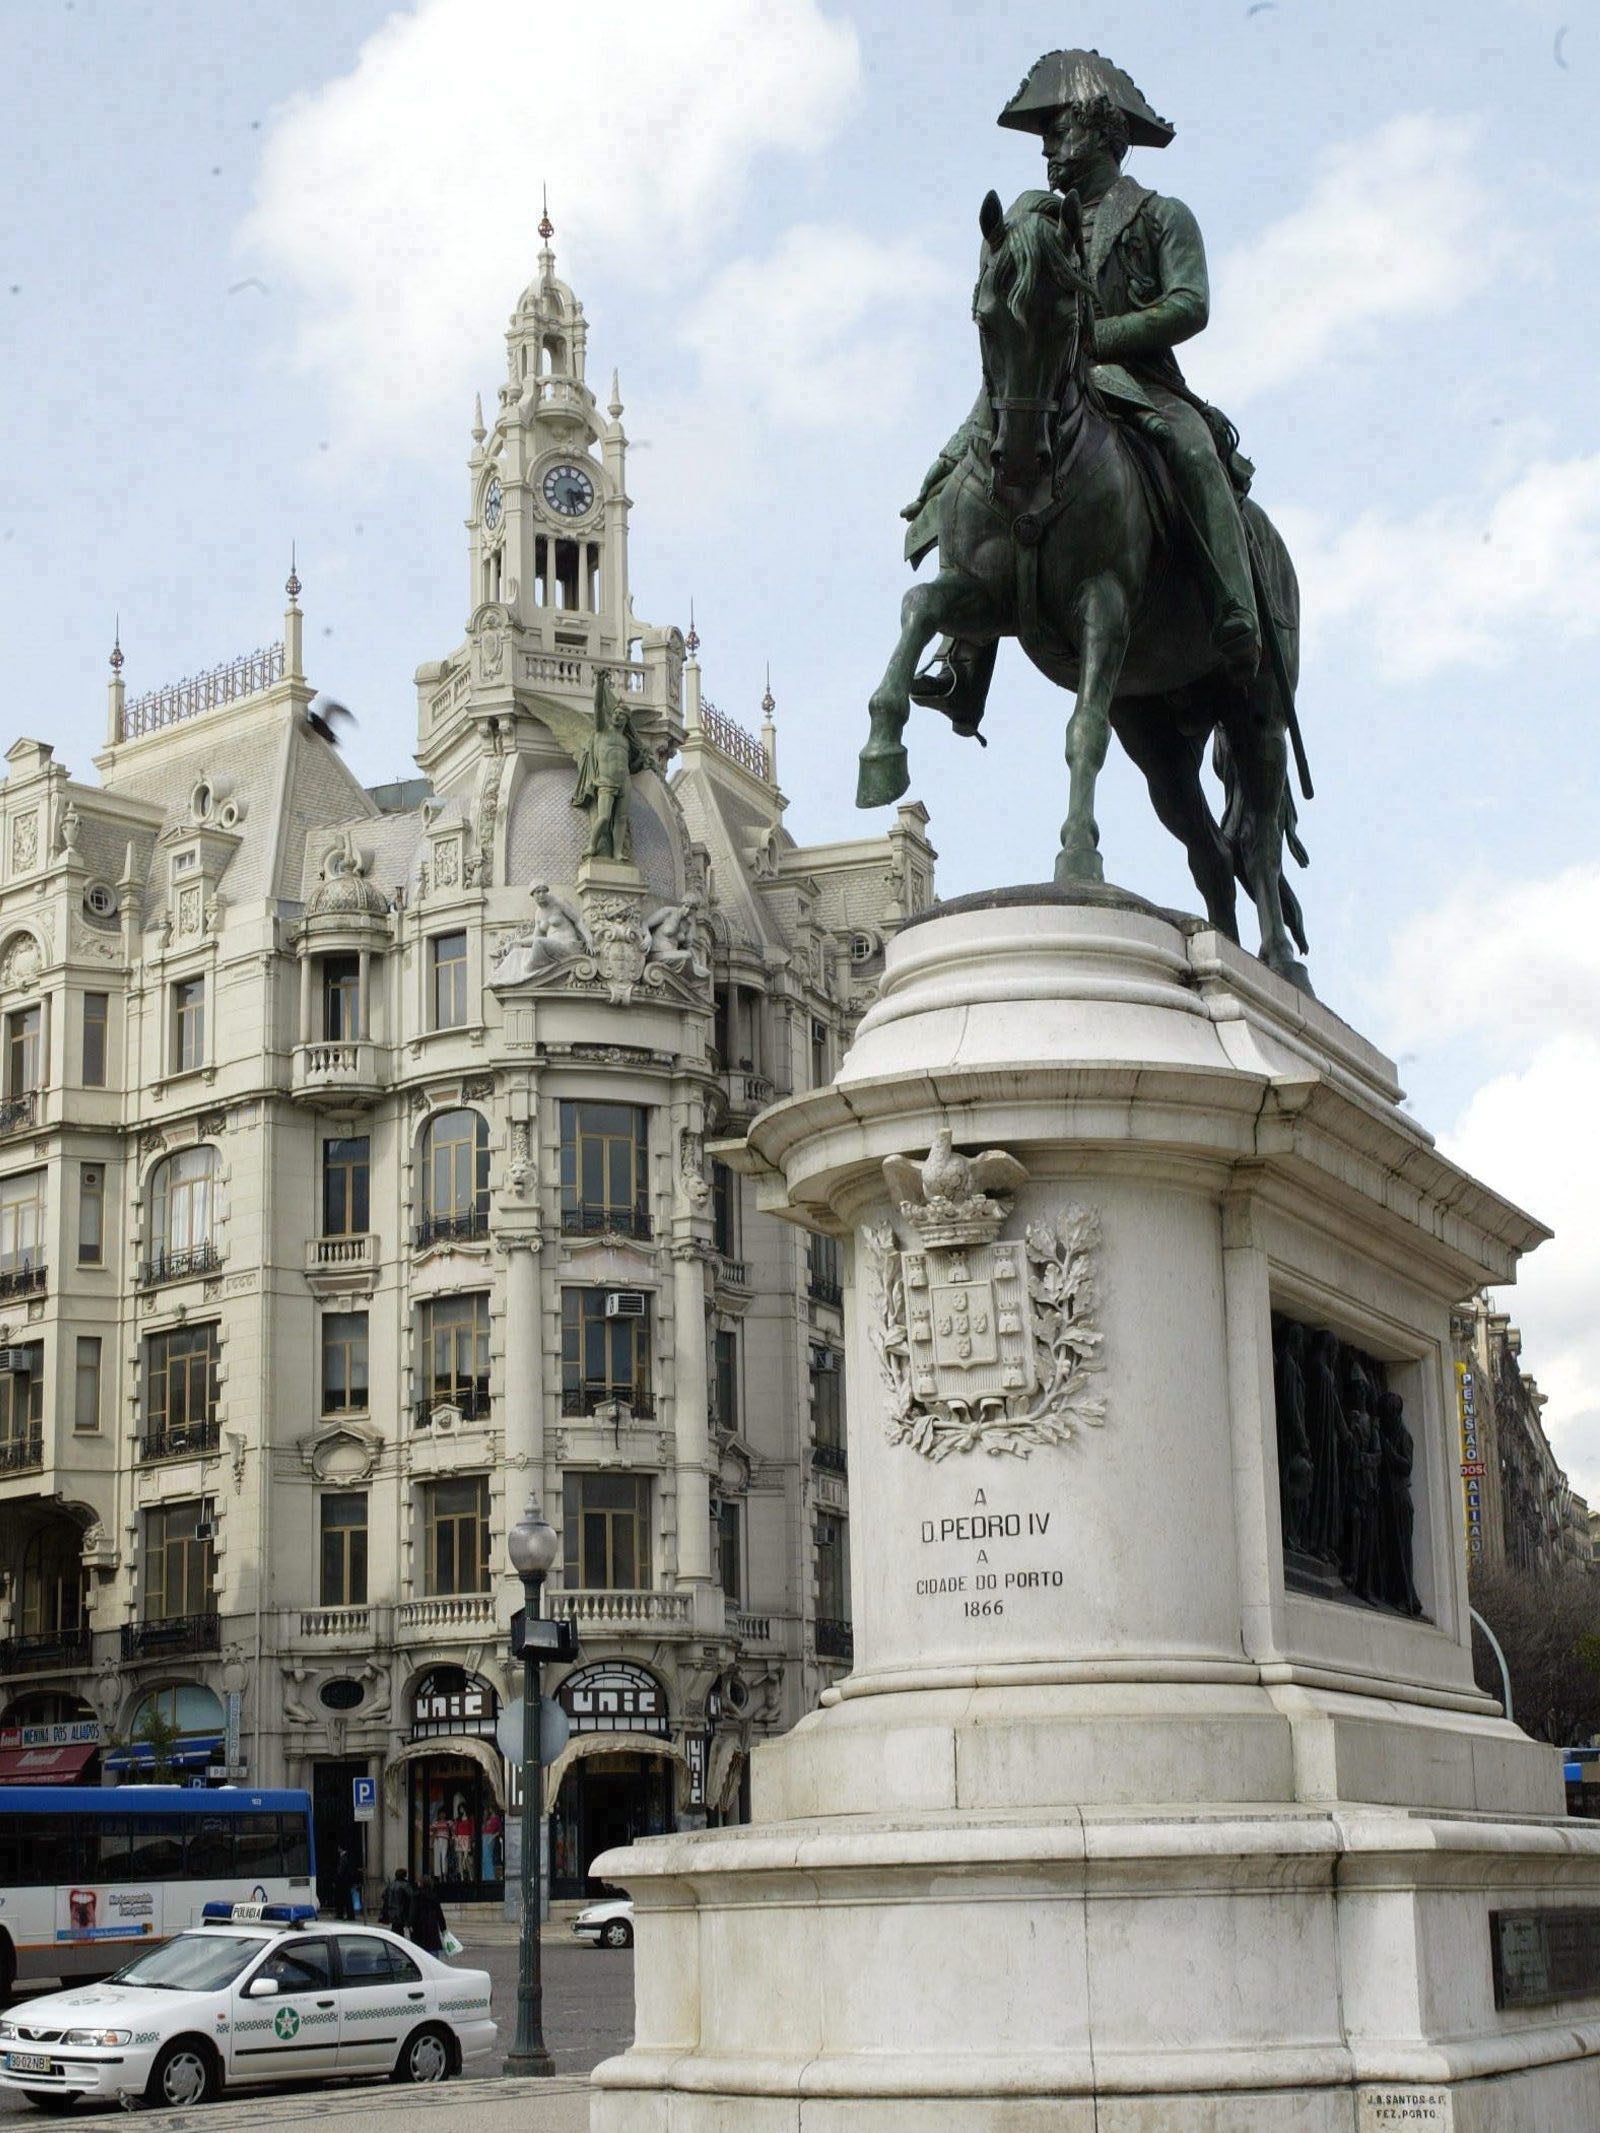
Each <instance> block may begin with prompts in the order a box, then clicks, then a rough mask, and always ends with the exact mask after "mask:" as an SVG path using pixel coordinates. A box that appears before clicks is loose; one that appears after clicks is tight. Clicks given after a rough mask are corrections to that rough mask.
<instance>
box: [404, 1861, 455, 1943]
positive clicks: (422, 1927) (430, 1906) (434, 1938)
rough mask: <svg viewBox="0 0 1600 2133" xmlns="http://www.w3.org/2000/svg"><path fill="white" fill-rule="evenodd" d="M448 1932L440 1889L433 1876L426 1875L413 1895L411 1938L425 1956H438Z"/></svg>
mask: <svg viewBox="0 0 1600 2133" xmlns="http://www.w3.org/2000/svg"><path fill="white" fill-rule="evenodd" d="M447 1930H448V1929H447V1928H446V1925H445V1920H444V1905H443V1904H442V1903H441V1902H440V1901H439V1893H438V1887H437V1885H436V1883H435V1881H434V1878H433V1876H432V1875H431V1874H424V1875H423V1877H422V1880H421V1882H420V1883H419V1885H418V1887H417V1888H416V1889H415V1891H414V1892H413V1894H412V1899H411V1926H410V1933H411V1938H412V1939H413V1940H414V1941H415V1942H416V1944H417V1946H418V1947H419V1948H420V1949H421V1950H422V1952H423V1953H424V1955H438V1954H439V1953H440V1952H441V1951H442V1949H443V1947H444V1936H445V1933H446V1931H447Z"/></svg>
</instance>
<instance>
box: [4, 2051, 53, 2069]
mask: <svg viewBox="0 0 1600 2133" xmlns="http://www.w3.org/2000/svg"><path fill="white" fill-rule="evenodd" d="M55 2070H56V2063H55V2061H54V2059H48V2058H45V2057H44V2056H43V2055H42V2054H41V2053H39V2052H7V2053H6V2072H7V2073H8V2074H53V2073H54V2072H55Z"/></svg>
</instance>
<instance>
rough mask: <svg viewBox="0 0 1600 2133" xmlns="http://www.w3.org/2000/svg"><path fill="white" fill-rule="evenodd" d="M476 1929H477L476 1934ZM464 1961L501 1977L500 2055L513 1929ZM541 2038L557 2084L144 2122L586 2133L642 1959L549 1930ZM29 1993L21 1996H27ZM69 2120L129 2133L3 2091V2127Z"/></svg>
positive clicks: (260, 2102)
mask: <svg viewBox="0 0 1600 2133" xmlns="http://www.w3.org/2000/svg"><path fill="white" fill-rule="evenodd" d="M469 1930H470V1929H469ZM463 1938H464V1939H465V1940H466V1947H465V1949H464V1951H463V1953H462V1955H461V1957H460V1960H461V1961H462V1962H463V1963H467V1964H470V1965H471V1966H472V1967H474V1968H476V1969H481V1970H487V1971H488V1973H489V1975H490V1977H491V1978H492V1979H493V1981H494V2018H495V2020H496V2021H497V2022H498V2023H499V2025H500V2047H499V2048H500V2051H501V2052H502V2053H503V2052H505V2051H507V2050H508V2049H509V2048H510V2045H511V2041H512V2039H513V2037H514V2036H515V2035H516V2025H517V1948H516V1942H515V1940H514V1939H513V1938H512V1937H511V1935H510V1934H509V1933H508V1932H497V1933H495V1934H493V1936H492V1937H490V1936H489V1935H485V1936H483V1937H482V1938H481V1939H479V1940H478V1941H477V1943H476V1944H474V1941H473V1940H472V1939H471V1938H470V1937H468V1935H466V1934H464V1935H463ZM542 1952H543V1963H544V2034H545V2042H546V2044H547V2045H548V2046H549V2048H550V2054H551V2057H552V2058H553V2059H554V2060H555V2063H556V2076H557V2078H556V2079H555V2080H554V2081H505V2080H502V2079H501V2078H499V2077H498V2076H497V2075H496V2076H490V2077H488V2078H477V2079H473V2080H469V2081H452V2082H449V2083H448V2084H446V2086H444V2087H443V2088H440V2089H397V2088H392V2087H390V2085H389V2084H388V2083H387V2082H381V2083H364V2084H361V2085H359V2086H357V2085H353V2084H352V2085H349V2086H345V2085H340V2084H335V2085H333V2086H331V2087H329V2086H326V2085H319V2084H313V2083H310V2082H306V2083H302V2084H298V2085H295V2086H293V2087H285V2088H281V2089H279V2088H273V2089H253V2090H247V2091H244V2092H242V2093H238V2094H234V2095H230V2096H228V2097H226V2098H224V2100H223V2101H222V2103H221V2104H220V2105H213V2106H212V2107H211V2109H210V2110H201V2111H193V2110H191V2111H152V2112H148V2113H142V2114H141V2115H140V2118H139V2120H138V2124H139V2125H141V2126H147V2127H148V2128H149V2129H150V2133H253V2129H256V2128H261V2129H268V2128H271V2127H274V2126H284V2127H298V2126H301V2125H306V2126H309V2125H311V2124H312V2123H313V2122H315V2123H317V2124H322V2123H330V2122H331V2123H332V2124H333V2125H335V2126H336V2127H337V2128H338V2133H364V2128H365V2127H367V2126H368V2125H370V2126H371V2127H373V2128H376V2127H377V2125H378V2114H379V2112H380V2111H381V2112H382V2113H383V2115H384V2121H385V2123H386V2124H392V2123H393V2120H394V2114H395V2112H397V2111H399V2112H402V2113H403V2114H404V2126H405V2133H443V2129H444V2128H445V2127H446V2126H453V2127H455V2128H457V2129H459V2127H460V2126H461V2124H462V2123H463V2122H466V2121H469V2122H470V2124H471V2127H472V2133H585V2129H586V2128H587V2126H588V2123H589V2105H588V2088H587V2083H586V2082H585V2081H584V2079H583V2078H582V2077H583V2076H585V2075H586V2074H587V2073H588V2072H589V2069H590V2068H591V2067H593V2066H597V2065H598V2064H599V2062H600V2061H601V2060H602V2059H607V2058H610V2056H611V2055H612V2054H613V2053H614V2052H620V2051H624V2050H626V2048H627V2046H628V2044H629V2043H630V2042H631V2040H632V2037H633V1954H632V1951H631V1950H629V1951H627V1952H617V1951H613V1950H610V1949H598V1948H590V1947H584V1946H579V1945H578V1944H577V1943H575V1942H572V1941H570V1940H569V1939H566V1938H565V1937H563V1935H562V1934H561V1932H560V1929H558V1928H552V1929H549V1930H548V1931H547V1932H546V1934H545V1936H544V1942H543V1951H542ZM27 1997H28V1996H27V1995H25V1996H24V2002H25V2000H26V1998H27ZM51 2123H56V2124H65V2125H70V2126H72V2127H73V2128H74V2129H75V2133H109V2129H110V2128H111V2127H113V2126H115V2127H118V2128H120V2129H122V2133H127V2128H128V2125H129V2121H128V2119H127V2117H126V2116H125V2115H124V2114H123V2113H122V2112H121V2111H117V2112H113V2113H112V2114H111V2115H110V2116H109V2117H107V2116H106V2115H104V2114H103V2113H102V2112H98V2111H97V2112H93V2113H90V2112H75V2113H74V2114H73V2115H72V2116H71V2117H70V2118H66V2119H56V2120H54V2121H52V2120H50V2119H47V2118H45V2117H43V2116H41V2114H40V2113H39V2112H37V2111H34V2110H31V2109H30V2108H29V2106H28V2105H27V2104H26V2103H24V2102H23V2100H22V2098H21V2097H20V2096H17V2095H14V2094H11V2093H9V2092H0V2125H6V2126H11V2125H15V2126H17V2127H18V2129H19V2133H20V2128H21V2126H22V2125H23V2124H31V2125H34V2126H39V2127H41V2128H42V2127H44V2126H45V2125H48V2124H51Z"/></svg>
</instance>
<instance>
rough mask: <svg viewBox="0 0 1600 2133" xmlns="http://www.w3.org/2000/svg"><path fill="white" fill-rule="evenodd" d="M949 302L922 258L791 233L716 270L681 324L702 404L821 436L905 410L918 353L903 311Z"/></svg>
mask: <svg viewBox="0 0 1600 2133" xmlns="http://www.w3.org/2000/svg"><path fill="white" fill-rule="evenodd" d="M948 293H950V287H949V284H948V281H947V277H946V276H945V275H944V273H943V272H942V271H941V270H940V269H939V268H938V267H937V266H936V265H935V264H934V263H933V262H932V261H931V260H930V259H929V257H928V255H927V254H926V253H925V252H923V251H922V250H921V249H920V247H918V246H917V245H915V244H911V243H883V242H880V241H879V240H877V239H876V238H872V237H869V236H866V235H865V234H863V233H862V232H860V231H856V230H851V229H846V228H840V227H831V228H828V227H823V226H821V225H818V224H814V223H803V224H797V225H796V226H795V227H794V228H792V229H790V230H788V231H787V232H786V233H785V234H784V236H783V237H782V238H781V239H780V240H779V242H778V244H777V246H776V247H775V249H774V250H773V251H772V252H771V253H769V254H768V255H767V256H766V257H765V258H761V259H739V260H735V261H734V262H733V263H732V265H730V266H728V267H726V268H724V270H723V271H722V272H721V273H720V274H719V275H718V276H717V278H716V280H715V281H714V282H713V283H712V284H711V286H710V287H709V288H708V289H707V291H706V293H705V295H704V296H703V297H702V298H701V299H700V300H699V301H698V302H697V303H696V304H695V306H694V308H693V309H692V310H691V311H690V313H689V315H688V317H687V318H686V320H685V322H684V327H683V337H684V339H685V341H686V342H687V343H688V345H689V346H690V347H691V348H693V349H694V350H695V352H696V353H697V355H698V356H699V358H700V366H701V375H702V379H703V381H704V385H705V388H706V390H707V392H708V393H709V394H711V395H712V396H714V397H715V398H716V399H717V400H718V401H719V402H722V401H725V400H726V399H730V398H731V399H732V400H734V401H737V402H741V403H743V404H745V405H747V406H752V407H758V408H760V409H761V411H762V412H764V413H765V414H767V415H769V416H770V417H772V418H773V419H775V420H776V421H778V422H782V423H785V424H789V425H792V426H794V427H796V428H801V429H824V428H829V427H833V426H836V425H838V424H839V423H840V422H841V421H842V420H845V419H847V418H848V416H849V414H850V412H851V410H852V408H861V407H866V408H869V409H877V410H882V409H885V408H898V407H901V406H903V405H904V403H905V400H906V398H907V396H908V395H909V393H910V390H911V388H912V384H913V381H914V379H915V376H916V373H917V369H918V365H919V360H920V356H921V353H922V350H923V347H924V345H925V343H924V340H923V337H922V336H921V335H920V334H918V333H917V332H916V330H915V329H914V327H913V326H912V325H911V324H910V323H909V322H908V320H907V318H906V315H905V314H906V307H907V306H908V305H916V304H921V303H926V302H931V301H932V300H933V299H934V298H935V297H938V296H942V295H946V294H948Z"/></svg>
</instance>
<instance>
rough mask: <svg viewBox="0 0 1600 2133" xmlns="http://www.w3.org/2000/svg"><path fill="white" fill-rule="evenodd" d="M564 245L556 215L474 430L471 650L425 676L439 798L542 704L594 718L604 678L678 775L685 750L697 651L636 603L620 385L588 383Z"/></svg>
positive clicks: (584, 327) (430, 759) (423, 724)
mask: <svg viewBox="0 0 1600 2133" xmlns="http://www.w3.org/2000/svg"><path fill="white" fill-rule="evenodd" d="M554 234H555V231H554V227H553V225H552V224H551V221H550V217H549V215H548V213H546V214H545V215H544V217H543V219H542V220H541V221H540V224H539V235H540V238H541V240H542V242H541V247H540V251H539V262H538V265H539V271H538V274H537V276H536V277H535V279H534V280H533V281H531V282H530V283H529V284H528V286H527V288H526V289H524V290H523V292H522V295H521V297H520V298H519V299H518V302H517V307H516V309H515V311H514V312H513V313H512V315H511V323H510V325H509V327H508V329H507V332H506V379H505V382H504V383H503V384H502V385H501V387H500V397H499V407H498V409H497V411H496V414H495V417H494V422H493V426H492V428H488V429H486V428H485V426H484V421H483V411H482V402H481V400H480V401H479V403H478V407H477V410H476V413H475V417H474V422H473V430H472V439H473V450H472V455H471V458H470V460H469V461H468V480H469V483H470V492H469V505H468V517H467V529H468V545H469V567H470V591H469V602H470V607H469V619H468V624H467V643H466V645H465V646H463V647H462V649H461V650H460V651H459V652H458V653H457V654H456V655H455V656H454V657H453V658H452V659H450V660H446V661H443V662H437V663H434V664H430V665H428V666H425V667H423V668H420V669H419V670H418V674H417V683H418V692H419V698H420V701H419V705H418V713H419V717H418V724H419V734H418V742H419V746H418V761H419V763H420V764H421V766H422V768H423V769H424V770H425V771H426V772H427V773H428V775H429V776H430V777H432V778H433V780H434V782H435V785H436V786H438V787H443V786H446V785H451V784H454V783H456V782H457V780H458V779H459V778H460V777H461V776H463V775H464V774H466V773H467V772H468V771H469V770H470V769H471V768H472V767H473V764H474V762H475V761H476V759H477V757H478V755H479V753H480V748H481V743H482V740H483V738H484V735H485V730H486V729H487V731H488V732H489V733H491V734H493V735H495V736H496V737H497V738H498V741H499V743H500V745H503V741H504V737H505V735H506V733H507V732H508V731H517V730H518V729H519V727H520V725H521V723H522V719H521V718H520V717H519V714H523V715H526V716H531V717H532V718H533V719H537V718H538V716H539V707H540V703H541V701H545V702H550V703H553V704H554V705H555V706H558V707H560V708H561V709H563V710H567V711H571V710H573V709H578V708H583V709H587V708H588V707H589V706H590V705H591V704H592V703H593V699H594V687H595V680H596V676H597V673H598V672H599V671H600V670H601V669H604V670H606V671H607V672H609V674H610V675H611V678H612V682H613V685H614V687H615V688H616V691H617V694H618V696H619V697H621V698H622V699H623V700H624V701H625V702H626V704H627V707H628V710H629V712H630V714H631V716H632V720H633V723H634V726H635V729H636V731H637V732H638V734H639V736H640V738H641V740H643V741H645V743H646V745H647V746H649V747H651V749H652V750H653V751H654V752H656V753H657V754H658V755H660V756H661V757H662V759H663V760H664V759H665V757H666V755H669V754H671V753H672V752H673V751H674V750H675V749H676V747H677V745H678V743H679V741H680V740H681V738H682V734H683V725H682V714H681V709H680V676H681V672H682V665H683V640H682V638H681V637H680V636H679V634H678V632H677V631H676V630H660V629H651V628H648V627H647V626H646V625H644V624H642V623H640V622H639V621H638V620H636V618H635V617H634V614H633V610H632V606H631V603H630V599H629V592H628V512H629V508H630V506H629V498H628V493H627V487H626V469H627V437H626V434H625V432H624V430H623V427H622V403H621V399H620V397H619V395H618V389H617V381H616V376H615V373H613V375H612V381H611V398H610V402H609V405H608V406H607V407H606V408H605V409H602V408H601V407H600V406H599V404H598V402H597V401H596V399H595V395H594V393H593V392H592V390H591V389H590V387H589V385H588V383H587V380H586V378H585V365H586V361H587V355H588V330H589V329H588V322H587V320H586V319H585V318H584V315H583V306H582V304H581V303H580V302H579V301H578V299H577V298H576V297H575V296H574V295H573V293H572V291H571V289H570V288H569V287H568V286H567V284H566V283H565V282H563V281H560V280H558V279H557V277H556V271H555V253H554V252H553V250H552V249H551V242H550V240H551V238H552V237H553V236H554ZM490 721H493V724H492V725H491V724H490V723H489V722H490ZM536 744H537V743H536Z"/></svg>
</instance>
